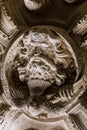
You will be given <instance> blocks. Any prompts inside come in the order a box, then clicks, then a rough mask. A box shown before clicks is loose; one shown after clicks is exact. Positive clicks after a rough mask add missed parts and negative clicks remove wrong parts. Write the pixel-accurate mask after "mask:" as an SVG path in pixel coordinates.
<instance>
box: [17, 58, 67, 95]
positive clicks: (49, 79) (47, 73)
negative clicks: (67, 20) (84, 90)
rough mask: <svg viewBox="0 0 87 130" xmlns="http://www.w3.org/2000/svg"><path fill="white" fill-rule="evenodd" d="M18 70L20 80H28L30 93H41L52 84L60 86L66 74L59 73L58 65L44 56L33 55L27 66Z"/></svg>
mask: <svg viewBox="0 0 87 130" xmlns="http://www.w3.org/2000/svg"><path fill="white" fill-rule="evenodd" d="M18 72H19V78H20V80H21V81H23V80H26V82H27V85H28V88H29V91H30V95H41V94H42V93H43V92H44V91H45V90H46V88H48V87H50V86H52V84H54V83H55V84H57V85H58V86H60V85H61V84H62V83H63V82H64V80H65V79H64V78H65V75H64V74H62V75H61V74H58V73H57V72H58V71H57V65H55V64H54V62H53V61H50V60H49V59H46V58H43V57H36V56H33V57H31V58H30V60H29V62H28V64H27V66H26V67H25V68H22V67H21V69H19V68H18Z"/></svg>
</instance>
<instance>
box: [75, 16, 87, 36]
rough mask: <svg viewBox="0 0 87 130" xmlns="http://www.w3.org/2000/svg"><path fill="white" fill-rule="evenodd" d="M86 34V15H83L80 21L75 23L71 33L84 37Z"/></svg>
mask: <svg viewBox="0 0 87 130" xmlns="http://www.w3.org/2000/svg"><path fill="white" fill-rule="evenodd" d="M86 32H87V15H84V16H83V18H82V19H80V20H79V21H78V22H77V25H76V26H75V27H74V28H73V33H75V34H80V35H84V34H85V33H86Z"/></svg>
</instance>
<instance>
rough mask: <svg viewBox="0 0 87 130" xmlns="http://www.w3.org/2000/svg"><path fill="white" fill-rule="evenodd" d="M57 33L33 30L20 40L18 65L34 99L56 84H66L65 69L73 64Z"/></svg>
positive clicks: (22, 78) (17, 56) (20, 77)
mask: <svg viewBox="0 0 87 130" xmlns="http://www.w3.org/2000/svg"><path fill="white" fill-rule="evenodd" d="M56 35H57V34H56ZM56 35H55V34H54V33H53V32H51V31H47V30H45V29H33V30H31V31H30V32H27V33H25V34H24V36H23V39H22V40H21V41H20V42H19V45H18V47H19V53H18V54H17V55H16V57H15V59H14V64H15V65H16V66H17V70H18V73H19V79H20V80H21V81H23V82H24V81H26V82H27V85H28V88H29V91H30V96H31V97H32V98H33V97H36V96H40V95H42V94H43V93H44V91H45V90H46V89H47V88H48V87H51V86H52V85H53V84H55V85H56V86H58V87H59V86H60V85H62V84H63V83H64V82H65V79H66V78H67V73H66V71H65V70H66V69H67V68H68V66H69V65H70V64H72V63H73V59H72V58H71V54H70V52H69V51H68V49H67V47H66V46H65V45H64V43H63V42H62V41H61V39H60V38H58V36H56Z"/></svg>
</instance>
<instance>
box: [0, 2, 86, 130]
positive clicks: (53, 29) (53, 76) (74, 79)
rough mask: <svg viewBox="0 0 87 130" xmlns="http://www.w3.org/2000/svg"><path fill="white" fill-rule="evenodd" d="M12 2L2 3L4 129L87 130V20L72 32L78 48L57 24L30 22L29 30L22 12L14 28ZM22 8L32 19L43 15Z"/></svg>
mask: <svg viewBox="0 0 87 130" xmlns="http://www.w3.org/2000/svg"><path fill="white" fill-rule="evenodd" d="M4 2H6V5H5V3H4ZM8 2H9V3H10V4H12V3H11V2H12V0H11V1H10V0H8V1H4V0H1V1H0V5H1V19H0V21H1V24H0V26H1V28H0V29H1V30H0V80H1V84H0V85H2V87H3V92H2V95H1V96H0V130H19V129H21V130H44V128H45V129H46V130H86V129H87V104H86V101H85V100H86V99H87V98H86V93H87V66H86V64H87V62H86V59H87V56H86V53H85V51H84V52H83V47H85V46H86V39H87V35H86V33H87V27H86V22H87V21H86V16H85V17H84V16H83V17H84V18H82V17H80V18H82V20H81V22H80V23H79V24H78V25H77V24H76V23H78V20H77V21H76V23H75V26H74V28H73V29H72V31H73V34H75V35H81V37H82V38H83V41H82V46H80V44H78V40H75V38H74V37H73V35H72V34H71V33H70V34H69V32H68V31H67V30H66V29H63V27H58V25H56V26H50V24H49V25H45V23H44V22H43V23H44V25H40V24H39V22H38V26H33V27H32V25H33V24H29V25H28V26H27V29H26V27H25V26H24V25H25V24H26V20H24V19H23V17H22V14H21V13H20V10H17V11H18V14H17V17H19V21H21V22H19V21H18V26H17V25H15V24H14V20H13V19H12V17H9V16H10V13H11V12H10V11H9V9H8V10H7V8H6V7H7V4H8ZM18 2H20V0H18ZM22 2H23V1H22ZM42 2H43V0H42ZM44 2H45V1H44ZM57 2H58V3H60V2H59V1H57ZM57 2H56V3H57ZM66 2H68V3H69V2H70V1H66ZM72 2H73V4H72V5H74V2H77V1H75V0H73V1H72ZM14 3H15V4H16V2H15V1H14ZM58 3H57V4H58ZM63 3H64V4H65V5H68V4H66V3H65V2H63ZM70 3H71V2H70ZM22 4H23V5H22V6H23V8H25V10H26V12H27V13H31V14H33V15H32V17H34V15H37V16H39V15H41V14H40V13H41V12H40V13H37V14H36V13H34V12H32V11H28V10H27V9H26V7H25V5H24V3H22ZM65 5H63V6H65ZM5 6H6V7H5ZM14 6H16V5H14ZM22 6H21V7H22ZM44 6H45V4H44ZM75 6H76V5H75ZM18 7H19V6H18ZM45 7H46V6H45ZM54 7H56V5H55V6H54ZM15 9H18V8H16V7H15V8H14V10H15ZM53 9H54V8H53ZM42 10H43V9H42ZM17 11H16V12H15V13H14V14H16V13H17ZM38 11H39V10H38ZM9 12H10V13H9ZM36 12H37V11H36ZM23 13H24V12H23ZM20 14H21V15H20ZM15 18H16V17H15ZM15 18H14V19H15ZM51 20H53V19H51ZM37 21H38V20H37ZM56 21H57V20H56ZM23 22H24V23H25V24H24V23H23ZM48 22H49V21H48ZM53 25H54V24H53ZM19 26H20V27H19ZM30 26H31V27H30ZM21 27H22V28H21ZM18 32H20V34H18ZM17 34H18V35H17ZM81 47H82V48H81ZM85 50H86V48H85ZM2 59H3V60H2ZM0 87H1V86H0ZM0 89H1V88H0ZM22 122H23V123H22Z"/></svg>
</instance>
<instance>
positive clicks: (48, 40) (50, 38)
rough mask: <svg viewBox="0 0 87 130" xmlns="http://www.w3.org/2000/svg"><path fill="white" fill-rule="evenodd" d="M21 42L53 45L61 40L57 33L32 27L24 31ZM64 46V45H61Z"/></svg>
mask: <svg viewBox="0 0 87 130" xmlns="http://www.w3.org/2000/svg"><path fill="white" fill-rule="evenodd" d="M22 40H23V43H24V44H25V45H31V46H42V47H43V46H44V47H47V46H51V47H52V46H54V45H57V44H60V43H61V42H62V41H61V39H60V38H59V36H58V34H56V33H55V34H54V33H53V32H52V31H49V30H45V29H36V28H35V29H33V30H30V31H29V32H26V33H25V34H24V36H23V39H22ZM63 46H65V45H63Z"/></svg>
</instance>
